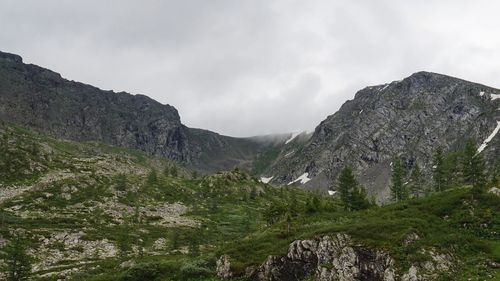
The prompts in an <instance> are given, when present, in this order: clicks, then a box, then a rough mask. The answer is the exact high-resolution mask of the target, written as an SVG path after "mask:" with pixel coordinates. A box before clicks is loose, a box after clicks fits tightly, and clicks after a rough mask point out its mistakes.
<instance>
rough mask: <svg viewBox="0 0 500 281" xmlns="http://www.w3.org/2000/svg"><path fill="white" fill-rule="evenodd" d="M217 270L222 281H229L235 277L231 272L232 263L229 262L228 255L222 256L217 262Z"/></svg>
mask: <svg viewBox="0 0 500 281" xmlns="http://www.w3.org/2000/svg"><path fill="white" fill-rule="evenodd" d="M216 264H217V268H216V272H217V277H219V278H220V279H222V280H226V279H229V278H231V277H233V273H232V271H231V263H230V262H229V257H228V256H226V255H222V256H221V257H220V258H219V259H218V260H217V262H216Z"/></svg>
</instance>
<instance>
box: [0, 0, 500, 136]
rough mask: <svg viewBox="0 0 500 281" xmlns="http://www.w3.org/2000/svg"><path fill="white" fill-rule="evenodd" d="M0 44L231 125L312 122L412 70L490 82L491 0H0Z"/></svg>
mask: <svg viewBox="0 0 500 281" xmlns="http://www.w3.org/2000/svg"><path fill="white" fill-rule="evenodd" d="M0 3H1V4H2V10H0V26H1V29H2V32H0V50H1V51H5V52H11V53H15V54H19V55H21V56H22V57H23V59H24V61H25V62H27V63H33V64H37V65H40V66H42V67H46V68H49V69H51V70H54V71H56V72H59V73H61V75H62V76H63V77H65V78H67V79H70V80H75V81H80V82H83V83H87V84H91V85H94V86H96V87H99V88H102V89H106V90H114V91H117V92H118V91H126V92H130V93H133V94H144V95H147V96H149V97H151V98H153V99H155V100H157V101H159V102H161V103H165V104H170V105H173V106H174V107H176V108H177V109H178V111H179V114H180V116H181V120H182V121H183V123H184V124H186V125H187V126H190V127H197V128H203V129H208V130H212V131H216V132H218V133H221V134H225V135H231V136H253V135H263V134H270V133H286V132H294V131H304V130H307V131H312V130H313V129H314V128H315V126H316V125H318V124H319V122H321V121H322V120H324V119H325V118H326V117H327V116H328V115H331V114H333V113H334V112H335V111H337V110H338V108H339V107H340V106H341V105H342V104H343V103H344V102H345V101H346V100H348V99H352V98H353V97H354V94H355V93H356V91H358V90H359V89H361V88H364V87H366V86H369V85H378V84H384V83H388V82H391V81H394V80H399V79H401V78H404V77H407V76H409V75H411V74H412V73H414V72H417V71H422V70H425V71H432V72H438V73H443V74H447V75H451V76H456V77H459V78H462V79H466V80H470V81H473V82H478V83H482V84H485V85H488V86H492V87H495V88H500V80H499V79H498V77H500V69H499V68H498V67H497V62H498V61H500V53H499V50H500V36H497V34H498V27H500V18H499V17H498V16H497V15H496V13H497V11H498V9H497V8H500V4H497V3H493V4H491V2H488V1H451V0H446V1H432V2H431V1H419V2H418V3H417V2H415V1H397V0H391V1H389V0H384V1H368V0H365V1H360V0H358V1H353V0H341V1H339V0H337V1H327V0H325V1H319V0H318V1H306V2H304V1H264V0H255V1H231V0H224V1H219V0H218V1H202V0H199V1H195V0H193V1H180V0H179V1H153V0H149V1H117V0H114V1H97V0H91V1H89V0H87V1H63V0H47V1H34V0H31V1H15V0H0Z"/></svg>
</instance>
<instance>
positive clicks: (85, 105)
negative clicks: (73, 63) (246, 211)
mask: <svg viewBox="0 0 500 281" xmlns="http://www.w3.org/2000/svg"><path fill="white" fill-rule="evenodd" d="M0 120H3V121H8V122H12V123H17V124H21V125H24V126H29V127H31V128H35V129H37V130H40V131H43V132H47V133H49V134H51V135H53V136H55V137H57V138H63V139H68V140H75V141H99V142H104V143H106V144H111V145H116V146H122V147H127V148H133V149H140V150H143V151H145V152H147V153H149V154H152V155H159V156H164V157H167V158H170V159H173V160H176V161H179V162H181V163H184V164H186V165H188V166H189V167H192V168H196V169H199V170H202V171H215V170H220V169H231V168H233V167H234V166H238V165H243V166H244V165H249V164H248V163H249V162H251V161H252V160H253V159H254V158H255V157H257V156H258V155H259V154H260V153H262V151H264V150H265V149H267V148H268V147H270V146H273V145H275V143H270V142H265V141H262V140H259V139H242V138H231V137H226V136H221V135H219V134H217V133H213V132H210V131H206V130H199V129H191V128H188V127H186V126H184V125H183V124H182V123H181V120H180V117H179V114H178V112H177V110H176V109H175V108H174V107H173V106H170V105H164V104H160V103H158V102H156V101H154V100H152V99H150V98H148V97H146V96H143V95H131V94H128V93H125V92H121V93H115V92H113V91H103V90H100V89H98V88H96V87H93V86H90V85H86V84H82V83H78V82H74V81H68V80H66V79H63V78H62V77H61V75H59V74H58V73H55V72H53V71H50V70H48V69H44V68H41V67H39V66H36V65H31V64H24V63H23V62H22V58H21V57H20V56H17V55H13V54H8V53H2V52H0Z"/></svg>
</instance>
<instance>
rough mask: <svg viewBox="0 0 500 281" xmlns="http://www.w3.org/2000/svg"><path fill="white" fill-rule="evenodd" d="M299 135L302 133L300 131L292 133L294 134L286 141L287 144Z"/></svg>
mask: <svg viewBox="0 0 500 281" xmlns="http://www.w3.org/2000/svg"><path fill="white" fill-rule="evenodd" d="M298 135H300V132H295V133H292V136H291V137H290V138H289V139H287V140H286V141H285V144H288V143H289V142H291V141H293V139H294V138H296V137H297V136H298Z"/></svg>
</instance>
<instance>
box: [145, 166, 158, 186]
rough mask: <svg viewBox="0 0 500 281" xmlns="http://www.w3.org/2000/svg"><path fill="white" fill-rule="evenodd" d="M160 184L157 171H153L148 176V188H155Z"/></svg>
mask: <svg viewBox="0 0 500 281" xmlns="http://www.w3.org/2000/svg"><path fill="white" fill-rule="evenodd" d="M157 183H158V174H157V172H156V169H154V168H153V169H152V170H151V171H150V172H149V174H148V177H147V179H146V184H147V186H148V187H151V186H154V185H156V184H157Z"/></svg>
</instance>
